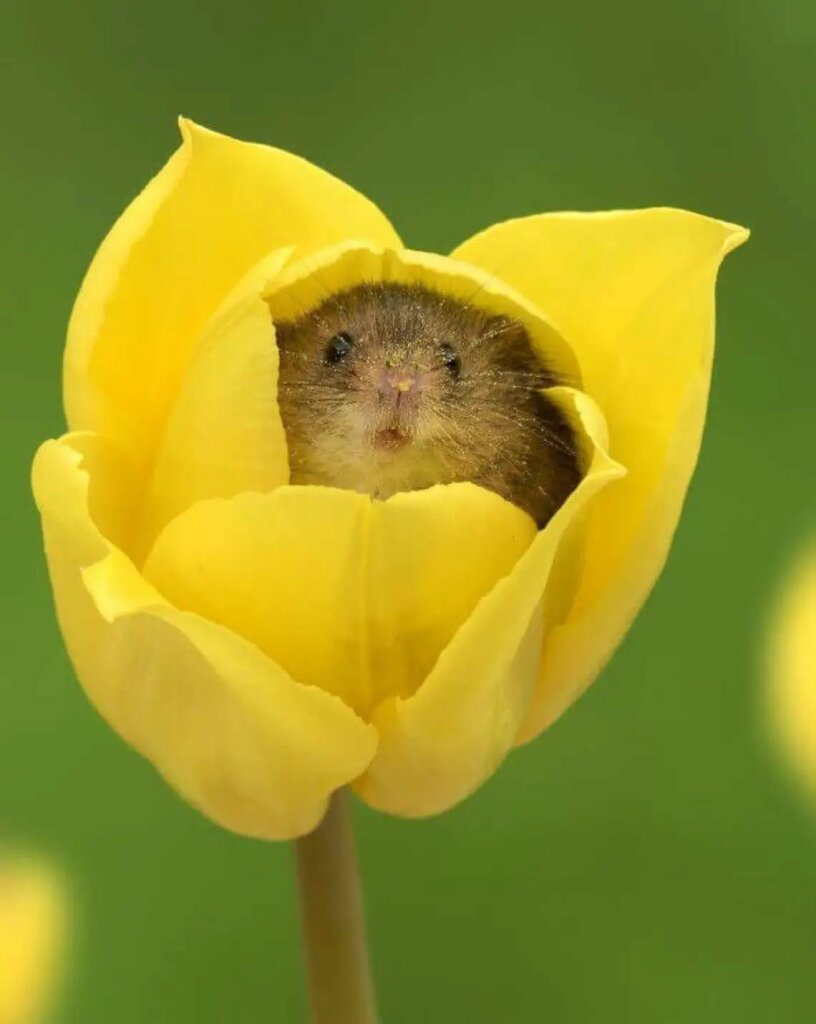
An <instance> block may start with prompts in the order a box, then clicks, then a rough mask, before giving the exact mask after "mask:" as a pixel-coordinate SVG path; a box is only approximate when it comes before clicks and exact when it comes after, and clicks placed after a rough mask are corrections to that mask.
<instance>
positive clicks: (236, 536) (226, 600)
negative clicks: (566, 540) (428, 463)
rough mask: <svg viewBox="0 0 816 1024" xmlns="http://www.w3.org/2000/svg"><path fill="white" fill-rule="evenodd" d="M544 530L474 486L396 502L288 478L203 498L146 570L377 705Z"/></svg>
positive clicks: (421, 671)
mask: <svg viewBox="0 0 816 1024" xmlns="http://www.w3.org/2000/svg"><path fill="white" fill-rule="evenodd" d="M535 532H536V531H535V526H534V524H533V522H532V520H531V519H530V518H529V517H528V516H527V515H526V514H525V513H524V512H522V511H521V510H520V509H517V508H516V507H515V506H513V505H510V504H509V503H508V502H506V501H504V500H503V499H502V498H500V497H498V496H497V495H495V494H492V493H491V492H489V491H485V490H482V489H481V488H478V487H475V486H474V485H473V484H452V485H450V486H446V487H434V488H431V489H429V490H427V491H416V492H412V493H405V494H397V495H395V496H394V497H393V498H390V499H389V500H388V501H385V502H375V501H372V500H371V498H369V497H368V496H367V495H362V494H357V493H355V492H353V491H343V490H335V489H332V488H328V487H286V488H282V489H280V490H277V491H274V492H272V493H271V494H247V495H239V496H238V497H236V498H233V499H230V500H229V501H209V502H200V503H199V504H198V505H195V506H193V507H192V508H191V509H189V510H188V511H187V512H186V513H183V514H182V515H181V516H179V517H178V518H177V519H175V520H173V521H172V522H171V523H169V524H168V526H167V527H166V529H165V530H164V531H163V533H162V534H161V535H160V536H159V538H158V540H157V542H156V546H155V548H154V549H153V551H152V552H151V554H150V557H149V558H148V560H147V563H146V565H145V575H146V577H147V578H148V579H149V580H150V581H151V582H152V583H153V584H154V585H155V586H156V587H157V588H158V589H159V590H161V592H162V593H163V594H165V595H166V596H167V597H168V599H169V600H170V601H172V602H173V604H175V605H176V606H178V607H179V608H185V609H189V610H191V611H194V612H197V613H198V614H200V615H203V616H205V617H206V618H207V619H210V620H212V621H216V622H221V623H223V624H224V625H225V626H227V627H229V629H231V630H233V631H234V632H236V633H240V634H241V635H243V636H246V637H248V638H249V639H250V640H252V641H253V642H254V643H255V644H257V645H258V647H260V648H261V650H263V651H265V652H266V653H267V654H268V655H269V656H270V657H272V658H274V660H275V661H276V663H278V664H279V665H282V666H283V667H284V668H285V669H286V671H288V672H289V673H290V674H291V676H292V677H293V678H295V679H298V680H299V681H300V682H303V683H311V684H313V685H316V686H320V687H322V688H323V689H325V690H329V691H331V692H334V693H336V694H337V695H338V696H340V697H341V698H342V699H343V700H344V701H345V702H346V703H347V704H349V705H350V706H351V707H354V708H355V709H356V710H357V711H358V712H359V713H360V714H366V713H367V712H368V711H369V710H370V709H371V707H372V706H373V705H375V704H377V703H379V701H380V700H381V699H382V698H383V696H384V695H385V694H389V693H399V694H408V693H411V692H413V691H414V690H415V689H416V688H417V686H418V685H419V684H420V683H421V681H422V680H423V679H424V678H425V676H426V675H427V674H428V672H429V671H430V669H431V667H432V666H433V663H434V662H435V660H436V658H437V657H438V655H439V652H440V651H441V650H442V649H443V648H444V647H445V646H446V644H447V643H448V641H449V640H450V638H451V637H452V636H453V634H454V633H455V631H456V629H457V628H458V626H459V625H460V623H461V622H462V621H463V620H464V619H465V618H467V616H468V615H469V614H470V613H471V611H472V610H473V608H474V607H475V606H476V604H477V603H478V601H479V600H480V598H481V597H482V596H483V595H484V594H486V593H487V592H488V591H489V590H490V589H491V588H492V586H493V585H494V584H495V582H496V580H498V579H500V578H501V577H502V576H504V575H505V574H506V573H508V572H509V571H510V569H511V568H512V567H513V565H514V564H515V562H516V561H517V560H518V558H519V557H520V556H521V555H522V554H523V552H524V551H525V550H526V548H527V547H528V546H529V544H530V542H531V541H532V539H533V537H534V536H535ZM442 580H444V585H440V581H442Z"/></svg>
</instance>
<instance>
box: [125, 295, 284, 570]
mask: <svg viewBox="0 0 816 1024" xmlns="http://www.w3.org/2000/svg"><path fill="white" fill-rule="evenodd" d="M277 386H278V349H277V346H276V345H275V331H274V328H273V326H272V320H271V318H270V315H269V308H268V307H267V305H266V303H264V302H263V301H262V300H261V299H260V298H259V297H258V296H257V295H255V296H252V295H250V296H249V297H248V298H246V299H244V300H241V301H239V302H237V303H236V304H235V305H232V306H230V307H227V308H226V309H225V310H224V312H223V313H222V314H221V315H220V316H217V317H216V318H215V320H214V322H213V323H212V324H211V325H210V327H209V328H208V330H207V331H206V332H205V337H204V338H203V340H202V342H201V344H200V345H199V346H198V348H197V350H196V353H195V355H194V356H193V359H192V362H191V364H190V369H189V370H188V372H187V373H186V374H185V377H184V380H183V381H182V383H181V388H180V391H179V394H178V396H177V398H176V401H175V403H174V404H173V407H172V411H171V413H170V415H169V417H168V420H167V425H166V427H165V429H164V431H163V433H162V437H161V441H160V443H159V448H158V451H157V454H156V460H155V463H154V465H153V469H152V474H151V477H150V480H149V483H148V485H147V487H146V495H145V504H144V511H143V520H142V524H141V527H142V528H141V532H140V536H139V537H138V538H137V539H136V541H135V551H138V552H140V553H144V552H146V551H147V550H149V547H150V546H151V545H152V542H153V540H154V539H155V537H156V535H157V534H158V532H159V530H160V529H161V527H163V526H164V525H165V524H166V523H167V522H168V521H169V520H170V519H172V518H173V517H174V516H176V515H178V514H179V513H180V512H183V511H184V510H185V509H186V508H189V507H190V506H191V505H193V504H194V503H195V502H196V501H200V500H202V499H205V498H228V497H232V495H234V494H240V493H241V492H242V491H271V490H274V489H275V488H276V487H280V486H282V485H284V484H286V483H288V482H289V459H288V452H287V447H286V436H285V434H284V430H283V424H282V422H281V418H280V412H279V410H278V403H277ZM128 550H129V552H130V553H131V554H134V549H130V548H129V549H128Z"/></svg>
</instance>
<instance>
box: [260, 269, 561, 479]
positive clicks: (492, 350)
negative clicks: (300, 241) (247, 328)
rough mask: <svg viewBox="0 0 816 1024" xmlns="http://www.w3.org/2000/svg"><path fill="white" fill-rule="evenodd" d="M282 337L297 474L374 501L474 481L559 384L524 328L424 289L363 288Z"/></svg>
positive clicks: (283, 396)
mask: <svg viewBox="0 0 816 1024" xmlns="http://www.w3.org/2000/svg"><path fill="white" fill-rule="evenodd" d="M276 336H277V342H278V347H279V350H280V359H281V367H280V387H279V396H280V406H281V414H282V417H283V421H284V426H285V428H286V431H287V438H288V441H289V447H290V453H291V456H292V468H293V474H295V475H296V476H297V475H299V476H300V477H301V478H302V479H303V480H304V481H306V480H308V479H309V476H310V471H311V474H312V475H314V477H316V478H318V477H319V478H320V479H327V478H328V479H334V480H336V481H337V483H338V485H339V486H347V487H348V486H350V487H355V488H357V489H360V490H368V491H370V492H372V493H376V492H377V491H381V490H383V489H385V490H386V491H388V490H403V489H412V488H415V487H420V486H427V485H428V484H430V483H434V482H444V481H448V480H452V479H468V478H470V477H469V476H468V467H467V464H468V463H470V462H472V461H473V459H474V458H484V453H485V452H486V451H489V450H490V447H489V446H490V445H492V446H495V444H496V437H495V434H496V432H498V434H499V437H501V435H502V434H507V433H508V432H512V428H513V417H514V415H515V416H518V415H522V414H523V410H524V408H525V407H526V405H527V404H529V401H530V398H531V395H534V394H535V393H537V391H538V389H540V388H543V387H546V386H548V385H550V384H552V383H554V380H553V377H552V375H551V374H550V373H549V372H548V371H547V369H546V368H545V367H543V366H542V365H541V364H540V362H539V361H538V359H537V358H536V357H535V356H534V355H533V352H532V348H531V346H530V343H529V338H528V336H527V333H526V331H525V329H524V328H523V327H522V325H521V324H520V323H519V322H517V321H515V320H512V319H510V318H508V317H505V316H496V315H492V314H490V313H488V312H485V311H483V310H481V309H478V308H476V307H474V306H472V305H468V304H465V303H462V302H459V301H458V300H456V299H453V298H450V297H448V296H445V295H442V294H441V293H437V292H434V291H432V290H430V289H428V288H425V287H422V286H418V285H406V284H395V283H376V284H363V285H359V286H357V287H355V288H352V289H349V290H347V291H344V292H340V293H338V294H336V295H333V296H331V297H330V298H328V299H327V300H326V301H325V302H323V303H322V304H321V305H319V306H318V307H317V308H315V309H313V310H311V311H310V312H308V313H306V314H304V315H303V316H302V317H300V318H299V319H298V320H296V321H290V322H279V323H277V324H276ZM488 435H490V436H488ZM479 452H481V453H482V454H481V455H479ZM372 473H375V474H376V475H377V478H378V480H379V481H380V485H379V486H378V487H375V488H374V489H373V490H372V488H371V486H370V483H371V481H370V479H369V477H370V475H371V474H372ZM383 481H388V482H387V483H383Z"/></svg>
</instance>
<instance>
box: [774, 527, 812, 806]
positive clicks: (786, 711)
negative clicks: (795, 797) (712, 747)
mask: <svg viewBox="0 0 816 1024" xmlns="http://www.w3.org/2000/svg"><path fill="white" fill-rule="evenodd" d="M768 653H769V664H768V677H769V682H770V691H769V696H770V717H771V722H772V725H773V728H774V732H775V734H776V739H777V742H778V745H779V749H780V753H781V754H782V755H783V757H784V758H785V760H786V761H787V762H789V764H790V765H791V767H792V768H793V769H794V771H795V772H796V773H797V774H798V775H799V777H800V779H801V780H802V783H803V784H804V786H805V787H806V788H807V790H808V792H809V793H810V795H811V796H816V540H814V541H811V543H810V545H809V547H808V548H807V549H806V550H805V551H803V552H802V555H801V556H800V558H799V560H798V561H797V563H796V564H795V566H794V567H793V571H792V572H791V574H790V578H789V579H788V580H787V582H786V585H785V589H784V592H783V593H782V596H781V599H780V601H779V603H778V607H777V609H776V614H775V616H774V622H773V626H772V634H771V642H770V645H769V652H768Z"/></svg>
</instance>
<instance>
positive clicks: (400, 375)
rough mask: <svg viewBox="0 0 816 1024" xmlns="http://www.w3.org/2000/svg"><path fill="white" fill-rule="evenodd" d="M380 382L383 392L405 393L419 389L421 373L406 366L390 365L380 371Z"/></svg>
mask: <svg viewBox="0 0 816 1024" xmlns="http://www.w3.org/2000/svg"><path fill="white" fill-rule="evenodd" d="M378 384H379V386H380V390H381V391H382V392H383V394H386V395H387V394H392V393H393V392H396V393H397V395H404V394H407V393H408V392H410V391H414V392H416V391H419V374H418V373H417V372H416V370H411V369H408V367H405V366H389V367H387V368H386V369H384V370H383V371H382V372H381V373H380V379H379V381H378Z"/></svg>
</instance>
